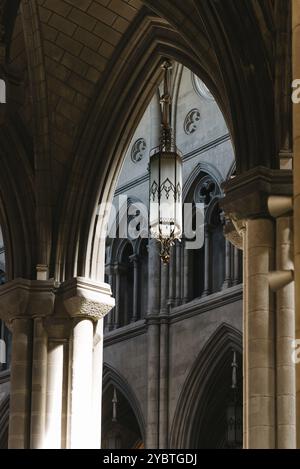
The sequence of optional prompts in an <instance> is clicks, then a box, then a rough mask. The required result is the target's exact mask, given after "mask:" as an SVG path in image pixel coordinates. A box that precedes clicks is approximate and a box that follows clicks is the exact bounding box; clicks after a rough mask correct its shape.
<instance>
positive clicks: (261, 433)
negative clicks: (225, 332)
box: [244, 219, 276, 449]
mask: <svg viewBox="0 0 300 469" xmlns="http://www.w3.org/2000/svg"><path fill="white" fill-rule="evenodd" d="M274 229H275V227H274V223H273V221H272V220H268V219H254V220H248V221H247V223H246V230H245V236H246V246H245V247H246V252H247V254H246V255H247V264H246V272H245V273H246V283H247V290H248V294H247V305H246V311H245V321H246V326H245V327H246V330H247V332H246V340H245V350H244V354H245V358H246V360H247V368H246V369H247V375H246V377H245V378H246V387H247V391H246V392H247V395H246V399H247V404H246V405H247V416H246V418H247V441H246V442H245V447H246V448H251V449H252V448H266V449H272V448H275V447H276V440H275V438H276V430H275V425H276V422H275V336H274V334H275V311H274V298H273V294H272V293H270V290H269V280H268V274H269V272H270V271H271V270H273V269H274V260H275V252H274Z"/></svg>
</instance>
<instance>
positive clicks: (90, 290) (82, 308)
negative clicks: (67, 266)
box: [59, 277, 115, 321]
mask: <svg viewBox="0 0 300 469" xmlns="http://www.w3.org/2000/svg"><path fill="white" fill-rule="evenodd" d="M59 296H60V298H61V299H62V301H63V304H64V307H65V308H66V310H67V312H68V314H69V315H70V316H71V317H72V318H82V319H84V318H86V319H92V320H93V321H99V320H100V319H102V318H104V316H106V315H107V314H108V313H109V312H110V311H111V310H112V308H113V307H114V306H115V300H114V298H112V296H111V289H110V286H109V285H107V284H106V283H97V282H94V281H92V280H89V279H86V278H83V277H77V278H74V279H72V280H69V281H67V282H65V283H64V284H62V285H61V287H60V289H59Z"/></svg>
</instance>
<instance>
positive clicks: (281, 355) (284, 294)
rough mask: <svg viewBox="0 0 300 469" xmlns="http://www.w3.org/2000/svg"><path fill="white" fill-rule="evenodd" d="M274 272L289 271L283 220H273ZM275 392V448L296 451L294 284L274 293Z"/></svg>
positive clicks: (289, 224)
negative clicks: (274, 227)
mask: <svg viewBox="0 0 300 469" xmlns="http://www.w3.org/2000/svg"><path fill="white" fill-rule="evenodd" d="M276 225H277V229H276V238H277V242H276V244H277V253H276V267H277V271H289V270H290V271H291V270H293V269H294V262H293V236H292V233H293V221H292V217H289V216H283V217H279V218H277V220H276ZM276 300H277V301H276V330H277V338H276V360H277V367H276V373H277V375H276V378H277V380H276V390H277V395H276V397H277V399H276V403H277V426H278V428H277V447H278V448H279V449H293V448H296V393H295V391H296V382H295V364H294V363H293V361H292V354H291V351H292V347H293V341H294V340H295V292H294V282H292V283H290V284H288V285H287V286H285V287H283V288H280V289H279V290H278V291H277V293H276Z"/></svg>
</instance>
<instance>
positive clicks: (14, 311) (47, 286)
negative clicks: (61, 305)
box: [0, 278, 55, 327]
mask: <svg viewBox="0 0 300 469" xmlns="http://www.w3.org/2000/svg"><path fill="white" fill-rule="evenodd" d="M54 301H55V286H54V280H47V281H40V280H26V279H21V278H20V279H15V280H12V281H11V282H8V283H6V284H4V285H3V286H1V287H0V318H1V319H2V320H3V321H4V322H5V323H6V324H7V325H8V327H10V325H11V324H12V322H13V321H14V320H15V319H26V318H28V319H33V318H36V317H39V318H42V317H46V316H49V315H51V314H52V313H53V310H54Z"/></svg>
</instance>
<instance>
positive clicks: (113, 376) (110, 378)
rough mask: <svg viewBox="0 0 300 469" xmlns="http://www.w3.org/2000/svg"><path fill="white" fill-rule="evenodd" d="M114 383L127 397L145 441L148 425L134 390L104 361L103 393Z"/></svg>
mask: <svg viewBox="0 0 300 469" xmlns="http://www.w3.org/2000/svg"><path fill="white" fill-rule="evenodd" d="M110 385H113V386H115V387H116V388H117V389H118V390H119V391H120V392H121V393H122V394H123V396H124V397H125V398H126V400H127V401H128V403H129V405H130V407H131V408H132V411H133V413H134V415H135V418H136V420H137V422H138V425H139V429H140V432H141V435H142V439H143V441H145V437H146V433H145V432H146V426H145V419H144V416H143V413H142V410H141V406H140V403H139V401H138V399H137V397H136V395H135V393H134V391H133V390H132V388H131V386H130V384H129V383H128V382H127V381H126V379H125V378H124V377H123V376H122V375H121V374H120V373H119V372H118V371H117V370H116V369H114V368H113V367H112V366H110V365H108V364H107V363H104V367H103V387H102V392H103V394H104V393H105V391H106V390H107V388H108V387H109V386H110Z"/></svg>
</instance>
